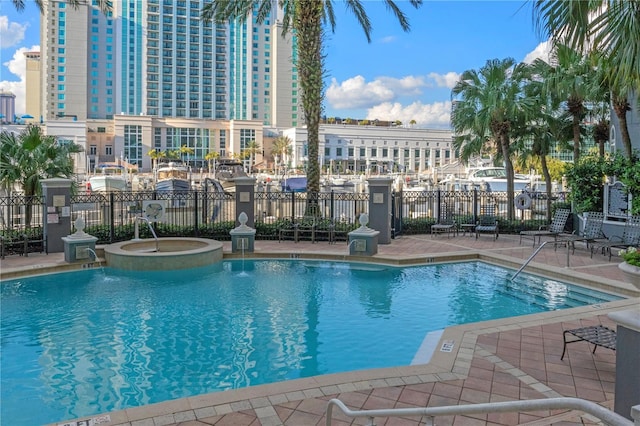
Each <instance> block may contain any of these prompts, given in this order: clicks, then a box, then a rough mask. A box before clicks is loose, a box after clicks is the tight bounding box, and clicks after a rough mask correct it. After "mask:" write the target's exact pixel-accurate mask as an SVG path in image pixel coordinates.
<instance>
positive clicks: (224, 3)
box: [201, 0, 422, 192]
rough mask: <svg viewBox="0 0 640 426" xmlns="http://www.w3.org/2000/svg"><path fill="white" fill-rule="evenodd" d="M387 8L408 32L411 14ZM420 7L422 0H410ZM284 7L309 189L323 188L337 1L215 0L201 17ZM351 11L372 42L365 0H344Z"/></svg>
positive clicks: (261, 13) (217, 18) (390, 3)
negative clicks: (329, 51) (330, 38)
mask: <svg viewBox="0 0 640 426" xmlns="http://www.w3.org/2000/svg"><path fill="white" fill-rule="evenodd" d="M384 3H385V5H386V6H387V8H388V9H389V10H390V11H391V12H392V13H393V15H395V17H396V18H397V19H398V21H399V23H400V26H401V27H402V29H403V30H404V31H409V28H410V27H409V22H408V20H407V17H406V16H405V14H404V13H403V12H402V10H401V9H400V8H399V7H398V5H397V4H396V2H395V1H394V0H384ZM408 3H409V4H411V5H412V6H413V7H415V8H416V9H417V8H419V7H420V5H421V4H422V0H409V2H408ZM276 4H277V6H278V7H281V8H282V12H283V14H282V35H283V36H284V35H286V34H287V33H289V32H292V33H294V34H295V36H296V37H297V43H296V48H297V53H298V55H297V57H296V58H297V61H296V63H295V64H294V66H296V67H297V69H298V77H299V81H300V88H301V89H302V108H303V110H304V117H305V122H306V125H307V139H308V144H309V145H308V146H309V165H308V168H307V191H309V192H319V191H320V165H319V160H318V155H319V152H318V150H319V125H320V117H321V115H322V114H321V113H322V100H323V98H324V82H323V77H324V71H325V70H324V53H323V38H324V28H323V26H324V24H328V25H329V27H330V28H331V30H332V31H334V30H335V25H336V21H335V14H334V5H333V0H286V1H284V0H281V1H279V2H277V3H276V2H274V1H273V0H215V1H211V2H210V3H207V4H206V5H205V6H204V7H203V9H202V14H201V17H202V19H203V20H204V21H205V22H209V21H213V22H215V23H217V24H224V23H227V22H228V21H232V20H236V19H239V20H241V21H244V20H246V19H247V18H248V17H250V16H253V12H254V11H255V12H256V15H255V16H256V18H255V19H256V22H257V23H259V24H260V23H263V22H264V21H265V19H267V18H269V16H270V14H271V12H272V11H273V12H275V10H272V8H273V7H274V5H276ZM344 4H345V6H346V7H347V9H348V10H350V11H351V12H353V14H354V15H355V16H356V18H357V19H358V23H359V24H360V25H361V27H362V29H363V30H364V33H365V36H366V37H367V41H371V30H372V27H371V22H370V21H369V17H368V16H367V13H366V11H365V9H364V7H363V5H362V1H361V0H348V1H346V2H344Z"/></svg>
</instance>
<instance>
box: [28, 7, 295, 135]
mask: <svg viewBox="0 0 640 426" xmlns="http://www.w3.org/2000/svg"><path fill="white" fill-rule="evenodd" d="M273 3H274V4H273V13H272V16H270V17H268V18H267V19H265V20H264V21H263V22H262V23H261V24H257V22H256V16H255V15H253V16H250V17H248V19H247V20H246V22H240V21H237V22H232V23H230V24H225V25H216V24H214V23H205V22H203V21H202V20H201V19H200V13H201V9H202V7H203V6H204V4H206V2H205V1H200V0H193V1H188V2H187V1H170V2H167V1H160V0H136V1H131V2H127V1H123V2H113V4H114V10H113V11H112V12H109V13H107V14H105V13H103V12H102V11H101V10H100V9H99V8H98V6H97V3H96V1H95V0H94V1H92V2H87V4H83V5H80V6H79V7H78V8H73V7H70V6H68V5H66V4H65V2H45V13H44V14H43V17H42V18H41V46H42V47H41V49H42V56H41V61H42V84H43V88H44V90H43V92H44V96H43V102H42V109H43V114H44V116H45V118H46V119H54V118H56V117H69V116H71V117H76V118H77V119H111V118H113V117H114V115H116V114H121V115H122V114H126V115H152V116H157V117H176V118H200V119H235V120H260V121H262V122H263V123H264V124H265V125H270V126H280V127H290V126H295V125H298V124H299V123H300V122H301V121H302V120H300V117H299V116H298V113H297V111H296V107H297V105H295V104H296V103H297V97H296V96H294V95H292V92H294V91H295V90H297V88H295V87H293V86H295V84H294V83H295V68H294V66H293V64H292V62H291V59H292V58H293V54H292V51H293V48H292V43H291V38H290V37H289V38H284V39H283V38H281V29H280V28H281V27H280V26H279V24H278V19H277V15H278V8H277V2H276V1H275V0H274V2H273ZM71 31H72V32H73V34H74V36H73V37H71ZM276 82H278V84H276ZM276 89H277V90H276ZM281 99H282V100H281Z"/></svg>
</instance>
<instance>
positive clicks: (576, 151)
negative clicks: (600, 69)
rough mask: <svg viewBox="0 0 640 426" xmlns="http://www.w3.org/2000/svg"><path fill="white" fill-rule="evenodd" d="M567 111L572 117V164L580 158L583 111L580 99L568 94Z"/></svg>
mask: <svg viewBox="0 0 640 426" xmlns="http://www.w3.org/2000/svg"><path fill="white" fill-rule="evenodd" d="M567 104H568V108H569V113H570V114H571V117H572V123H571V124H572V128H573V162H574V164H575V163H577V162H578V160H579V159H580V120H581V118H582V114H583V113H584V105H583V102H582V99H580V98H578V97H575V96H570V97H569V99H568V100H567Z"/></svg>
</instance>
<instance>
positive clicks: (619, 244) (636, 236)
mask: <svg viewBox="0 0 640 426" xmlns="http://www.w3.org/2000/svg"><path fill="white" fill-rule="evenodd" d="M629 247H640V215H639V216H631V217H630V218H628V219H627V222H626V223H625V224H624V229H623V230H622V236H621V237H619V236H616V235H614V236H612V237H610V238H609V239H608V240H607V241H605V242H602V243H600V244H594V245H592V246H591V257H593V253H594V252H596V251H600V252H601V253H602V254H603V255H604V256H607V255H608V256H609V260H611V255H612V250H611V249H612V248H619V249H621V250H622V249H626V248H629Z"/></svg>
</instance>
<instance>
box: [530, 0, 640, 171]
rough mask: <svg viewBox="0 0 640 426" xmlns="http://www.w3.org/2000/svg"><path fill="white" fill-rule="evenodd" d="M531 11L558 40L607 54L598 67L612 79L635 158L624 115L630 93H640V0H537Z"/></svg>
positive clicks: (625, 135)
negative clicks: (639, 17)
mask: <svg viewBox="0 0 640 426" xmlns="http://www.w3.org/2000/svg"><path fill="white" fill-rule="evenodd" d="M533 12H534V19H535V22H536V25H537V27H538V30H539V31H540V32H542V33H545V34H546V35H549V36H551V38H552V40H553V41H554V43H566V44H567V45H569V46H571V47H573V48H575V49H576V50H579V51H581V52H585V53H592V54H596V55H597V56H599V57H600V58H603V59H601V60H600V62H599V66H600V67H603V68H602V69H601V70H602V71H603V72H605V74H606V75H607V79H608V80H609V81H608V86H609V88H610V90H611V103H612V107H613V110H614V112H615V114H616V116H617V117H618V119H619V121H620V133H621V138H622V143H623V145H624V147H625V151H626V155H627V158H628V159H629V160H631V159H632V158H633V157H632V154H633V153H632V149H631V138H630V136H629V132H628V127H627V122H626V115H627V112H628V111H629V110H630V105H629V102H628V96H629V94H632V95H631V96H635V95H637V96H639V97H640V27H639V26H640V20H638V15H639V14H640V3H639V2H637V1H628V0H593V1H565V0H551V1H549V0H534V7H533ZM633 93H635V95H633ZM639 101H640V99H639ZM638 103H639V104H640V102H638Z"/></svg>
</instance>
